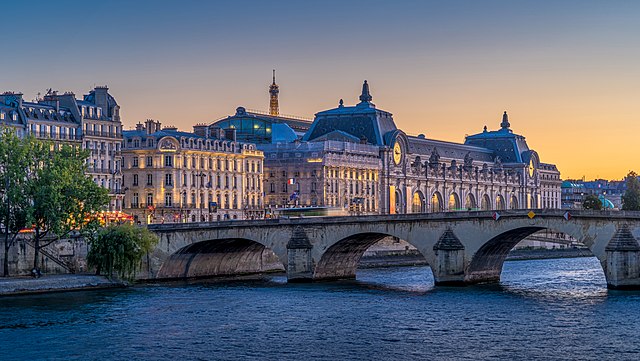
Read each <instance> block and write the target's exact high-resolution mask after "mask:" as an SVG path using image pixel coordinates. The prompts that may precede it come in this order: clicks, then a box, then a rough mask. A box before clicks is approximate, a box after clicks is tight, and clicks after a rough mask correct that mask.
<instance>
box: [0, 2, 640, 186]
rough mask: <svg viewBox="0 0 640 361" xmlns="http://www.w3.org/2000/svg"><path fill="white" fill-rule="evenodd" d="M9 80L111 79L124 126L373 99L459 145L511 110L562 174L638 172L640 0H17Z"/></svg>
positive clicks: (516, 124) (31, 90)
mask: <svg viewBox="0 0 640 361" xmlns="http://www.w3.org/2000/svg"><path fill="white" fill-rule="evenodd" d="M0 12H1V13H2V14H3V16H2V20H0V24H2V27H3V41H2V43H3V45H4V46H3V56H2V60H1V61H0V64H2V71H0V90H1V91H6V90H12V91H20V92H23V93H24V94H25V98H26V99H28V100H31V99H33V98H35V97H36V94H37V93H38V92H41V93H44V92H45V90H46V89H47V88H53V89H54V90H56V89H57V90H59V91H74V92H75V93H76V94H84V93H86V92H88V91H89V90H90V89H91V88H92V87H93V86H94V85H108V86H109V88H110V92H111V93H112V94H113V95H114V96H115V97H116V99H117V101H118V103H119V104H120V106H121V108H122V115H123V120H124V121H123V122H124V124H125V128H129V127H131V126H133V125H134V124H135V123H137V122H139V121H144V119H147V118H153V119H157V120H160V121H161V122H162V123H163V124H165V125H175V126H178V127H180V128H181V129H190V128H191V126H192V125H193V124H195V123H203V122H207V123H208V122H211V121H213V120H216V119H218V118H220V117H223V116H226V115H230V114H233V113H234V111H235V108H236V107H238V106H244V107H246V108H250V109H258V110H267V109H268V106H269V98H268V93H267V89H268V85H269V84H270V82H271V69H273V68H275V69H277V82H278V84H279V85H280V112H281V113H285V114H296V115H300V116H306V117H313V114H314V113H316V112H318V111H321V110H324V109H328V108H332V107H335V106H337V104H338V100H339V99H340V98H343V99H344V100H345V103H346V104H354V103H356V102H357V98H358V95H359V93H360V89H361V86H362V81H363V80H364V79H367V80H368V81H369V84H370V86H371V93H372V95H373V102H374V103H375V104H376V106H377V107H378V108H381V109H384V110H387V111H389V112H391V113H393V115H394V119H395V121H396V124H397V126H398V127H399V128H401V129H403V130H404V131H405V132H406V133H408V134H418V133H424V134H426V135H427V137H429V138H435V139H442V140H448V141H455V142H463V141H464V136H465V134H473V133H478V132H480V131H482V127H483V126H484V125H487V126H488V127H489V129H495V128H498V127H499V123H500V120H501V115H502V112H503V111H504V110H506V111H507V112H508V113H509V120H510V122H511V127H512V129H513V130H514V132H516V133H519V134H522V135H524V136H526V138H527V142H528V144H529V146H530V147H531V148H533V149H535V150H536V151H537V152H538V153H539V154H540V157H541V160H542V161H543V162H549V163H555V164H557V165H558V168H559V169H560V171H561V173H562V177H563V178H582V177H583V176H585V177H586V178H587V179H591V178H596V177H599V178H607V179H621V178H622V177H623V176H624V175H625V174H626V173H627V172H628V171H629V170H632V169H633V170H636V171H640V160H639V158H640V145H639V144H640V137H639V136H640V121H639V119H640V1H585V0H576V1H433V2H431V1H276V0H274V1H237V0H234V1H225V2H214V1H207V2H205V1H189V0H181V1H111V0H110V1H103V2H94V1H64V0H63V1H33V0H31V1H12V2H8V3H3V5H2V10H0Z"/></svg>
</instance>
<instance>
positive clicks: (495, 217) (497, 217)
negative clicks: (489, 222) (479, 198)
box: [493, 212, 500, 221]
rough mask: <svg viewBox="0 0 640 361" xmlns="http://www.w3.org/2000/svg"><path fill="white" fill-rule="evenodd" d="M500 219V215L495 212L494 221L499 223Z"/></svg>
mask: <svg viewBox="0 0 640 361" xmlns="http://www.w3.org/2000/svg"><path fill="white" fill-rule="evenodd" d="M498 219H500V213H498V212H493V220H495V221H497V220H498Z"/></svg>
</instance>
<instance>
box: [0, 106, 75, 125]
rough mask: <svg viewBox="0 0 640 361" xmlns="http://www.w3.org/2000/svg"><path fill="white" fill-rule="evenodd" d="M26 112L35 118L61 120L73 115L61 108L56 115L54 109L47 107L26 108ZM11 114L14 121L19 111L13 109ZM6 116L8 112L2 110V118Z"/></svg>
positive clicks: (0, 116)
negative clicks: (47, 108)
mask: <svg viewBox="0 0 640 361" xmlns="http://www.w3.org/2000/svg"><path fill="white" fill-rule="evenodd" d="M25 113H28V115H30V116H31V117H32V118H34V119H39V118H40V117H42V118H43V119H45V120H61V118H62V119H64V118H65V117H67V119H68V117H69V116H70V115H71V114H70V113H68V112H66V111H64V110H60V112H59V116H56V112H55V110H53V109H49V110H45V109H37V108H36V109H34V108H26V109H25ZM9 116H10V117H11V120H13V121H14V122H15V121H17V120H18V113H17V112H16V111H15V110H14V111H11V112H10V113H9ZM5 118H6V112H5V111H0V120H5Z"/></svg>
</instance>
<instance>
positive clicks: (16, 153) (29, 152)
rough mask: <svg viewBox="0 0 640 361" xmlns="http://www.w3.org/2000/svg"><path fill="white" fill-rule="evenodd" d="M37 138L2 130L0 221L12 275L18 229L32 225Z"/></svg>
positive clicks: (6, 268)
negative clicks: (31, 180) (32, 172)
mask: <svg viewBox="0 0 640 361" xmlns="http://www.w3.org/2000/svg"><path fill="white" fill-rule="evenodd" d="M35 149H36V147H35V139H34V138H32V137H27V138H22V139H21V138H19V137H18V136H17V135H16V133H15V131H14V130H12V129H10V128H5V129H3V130H2V131H1V133H0V193H1V194H2V199H1V203H0V223H2V228H3V231H4V262H3V275H4V276H5V277H7V276H9V250H10V249H11V247H12V246H13V244H14V242H15V240H16V237H17V236H18V234H19V233H18V232H19V231H20V230H22V229H24V228H27V226H28V220H29V216H30V214H31V203H30V199H29V194H28V188H29V187H28V185H27V184H28V182H29V172H30V170H31V169H33V160H34V159H35V158H34V151H35Z"/></svg>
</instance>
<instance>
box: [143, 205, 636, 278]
mask: <svg viewBox="0 0 640 361" xmlns="http://www.w3.org/2000/svg"><path fill="white" fill-rule="evenodd" d="M530 212H533V214H531V213H530ZM494 218H495V217H494V213H493V212H490V211H483V212H447V213H424V214H401V215H400V214H398V215H380V216H360V217H358V216H356V217H322V218H297V219H273V220H258V221H224V222H211V223H184V224H159V225H150V226H149V229H150V230H152V231H153V232H155V233H156V234H158V235H159V237H160V242H159V244H158V246H157V247H156V249H155V250H154V251H153V252H152V253H151V254H150V255H149V257H148V258H147V260H146V262H145V266H144V271H141V272H140V274H139V275H138V276H139V278H140V279H173V278H192V277H206V276H222V275H239V274H250V273H260V272H265V271H270V270H275V269H279V270H286V272H287V278H288V280H289V281H290V282H292V281H311V280H330V279H341V278H354V277H355V275H356V268H357V266H358V262H359V260H360V257H361V256H362V254H363V253H364V252H365V250H366V249H367V248H368V247H369V246H371V245H373V244H374V243H376V242H377V241H379V240H380V239H382V238H384V237H387V236H394V237H397V238H399V239H402V240H405V241H407V242H409V243H410V244H412V245H413V246H415V247H416V248H417V249H418V250H419V251H420V252H421V253H422V255H423V256H424V258H425V259H426V260H427V263H428V264H429V266H430V267H431V270H432V272H433V276H434V279H435V282H436V284H471V283H481V282H495V281H498V280H499V279H500V273H501V271H502V265H503V263H504V261H505V258H506V257H507V254H508V253H509V251H510V250H511V249H512V248H513V247H514V246H515V245H516V244H517V243H518V242H520V241H521V240H522V239H524V238H525V237H527V236H528V235H530V234H532V233H534V232H537V231H539V230H543V229H550V230H554V231H558V232H563V233H566V234H568V235H570V236H572V237H574V238H575V239H577V240H578V241H579V242H581V243H582V244H584V245H585V246H587V247H588V248H589V249H590V250H591V252H592V253H593V254H594V256H596V257H597V258H598V259H599V260H600V263H601V265H602V268H603V270H604V274H605V276H606V279H607V285H608V286H609V287H610V288H640V266H639V265H640V246H639V245H638V239H640V212H624V211H621V212H599V211H572V212H571V214H570V215H569V214H567V213H566V212H565V211H564V210H533V211H530V210H514V211H501V212H500V217H498V219H497V220H496V219H494Z"/></svg>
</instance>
